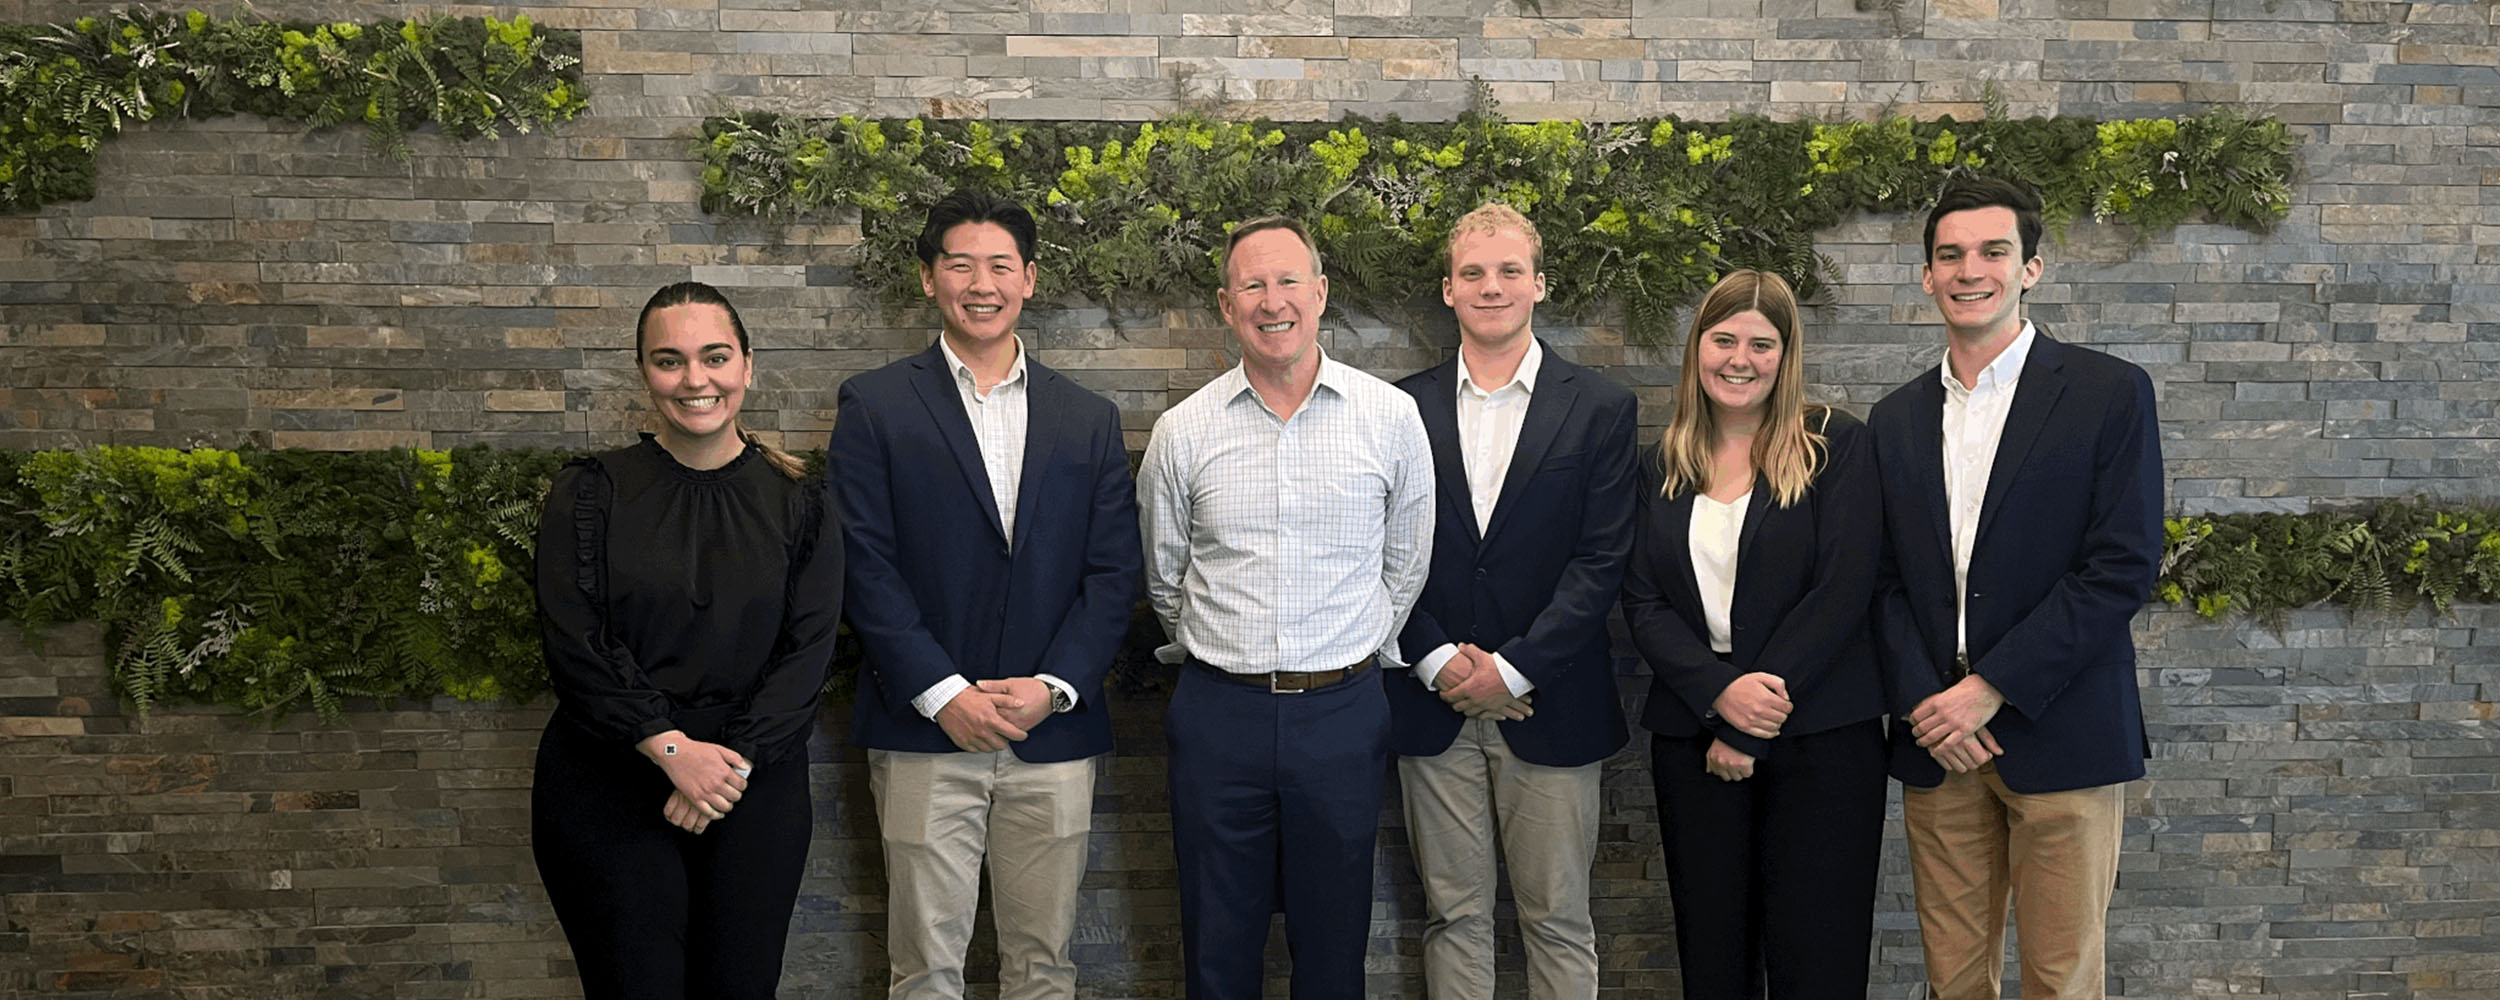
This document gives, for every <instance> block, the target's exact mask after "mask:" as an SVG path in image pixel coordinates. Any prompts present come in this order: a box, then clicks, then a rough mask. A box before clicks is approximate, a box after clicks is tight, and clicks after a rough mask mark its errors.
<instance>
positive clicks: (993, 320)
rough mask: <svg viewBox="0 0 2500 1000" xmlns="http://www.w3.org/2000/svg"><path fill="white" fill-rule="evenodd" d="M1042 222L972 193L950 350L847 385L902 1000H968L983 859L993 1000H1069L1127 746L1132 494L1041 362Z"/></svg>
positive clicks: (865, 633) (945, 259) (942, 229)
mask: <svg viewBox="0 0 2500 1000" xmlns="http://www.w3.org/2000/svg"><path fill="white" fill-rule="evenodd" d="M1033 245H1034V224H1033V216H1032V215H1031V214H1030V213H1029V212H1027V211H1026V210H1025V209H1024V208H1023V207H1022V206H1019V205H1017V204H1015V203H1013V202H1010V201H1006V200H1004V199H1001V198H998V197H996V196H993V195H987V194H979V193H972V192H963V191H958V192H956V193H955V194H952V195H949V196H948V197H947V198H946V199H945V200H943V201H940V202H939V203H938V204H937V205H936V206H935V207H933V208H932V209H930V211H929V219H928V223H927V225H926V226H925V227H924V228H922V230H921V233H920V242H919V247H918V251H919V256H920V281H921V288H922V289H923V291H925V292H926V293H927V294H928V295H929V297H930V298H931V299H932V300H933V301H934V302H935V304H936V306H937V311H938V315H939V318H940V319H941V320H942V321H943V323H944V332H943V333H941V334H940V336H939V338H938V342H937V343H936V344H934V345H932V346H931V347H930V348H929V349H928V350H926V351H922V352H921V353H919V354H917V355H915V356H913V357H910V358H907V359H904V360H902V361H898V362H896V363H894V364H891V365H887V366H885V367H883V368H880V369H877V370H876V371H872V372H867V373H863V374H861V375H857V376H854V377H853V378H851V379H850V380H849V381H846V382H844V383H843V384H842V391H841V395H840V409H839V411H838V412H837V414H836V416H835V418H834V429H833V439H832V442H831V443H830V444H829V445H828V446H827V447H826V449H825V475H826V477H827V478H828V479H829V480H830V481H831V483H832V487H833V495H834V496H835V498H836V500H837V502H838V503H839V505H840V507H841V511H842V527H843V540H844V543H845V545H846V546H848V549H847V552H848V554H849V556H850V557H851V558H850V562H849V564H848V572H847V588H846V592H845V595H844V610H845V612H846V613H847V615H848V616H849V619H850V623H851V630H852V631H853V632H854V633H856V634H857V635H858V636H859V639H860V644H861V646H862V647H863V648H864V649H865V651H866V654H867V666H866V669H864V670H862V671H860V675H859V694H858V709H857V711H856V713H855V715H854V717H853V726H854V727H855V728H854V730H853V737H854V738H855V739H857V740H858V741H859V743H860V745H862V746H865V747H867V748H868V766H869V781H870V786H871V788H872V789H873V791H874V793H875V796H876V801H877V825H878V827H879V830H880V831H881V832H882V834H883V836H884V841H885V858H886V879H887V882H888V885H889V893H888V896H887V902H886V909H887V939H886V950H887V952H888V953H889V955H890V956H891V959H892V980H891V988H890V993H889V995H890V996H892V997H894V998H897V1000H900V998H914V1000H919V998H933V1000H934V998H956V997H961V996H962V995H963V992H964V974H963V963H964V947H965V945H966V944H967V943H968V942H969V941H970V940H971V938H972V917H973V904H974V901H975V900H976V899H978V898H979V896H980V874H981V865H982V860H983V858H984V856H985V855H986V857H987V858H988V861H989V866H990V887H991V902H992V909H993V911H994V912H995V914H996V918H997V923H998V951H999V963H1000V970H999V996H1000V997H1001V998H1002V1000H1038V998H1045V997H1056V998H1067V997H1073V996H1075V995H1076V965H1075V962H1074V961H1073V959H1072V958H1071V957H1070V953H1069V948H1068V938H1069V934H1070V932H1071V931H1072V930H1073V929H1074V926H1075V922H1076V894H1077V886H1078V883H1079V882H1080V881H1081V880H1082V879H1083V878H1084V875H1085V857H1086V849H1085V848H1086V844H1085V841H1086V836H1087V834H1088V833H1089V832H1090V831H1091V830H1092V816H1093V790H1094V765H1095V761H1094V758H1095V757H1096V756H1098V755H1100V754H1102V753H1105V752H1107V751H1109V750H1110V749H1111V723H1110V717H1109V713H1108V711H1107V708H1108V706H1106V705H1105V704H1104V701H1103V690H1102V680H1103V674H1104V671H1105V670H1106V669H1107V668H1108V667H1109V666H1110V663H1111V658H1112V655H1113V653H1114V652H1115V651H1116V650H1117V649H1118V648H1119V646H1120V643H1121V642H1122V640H1123V638H1124V637H1125V635H1126V634H1127V631H1128V620H1129V606H1130V603H1131V602H1132V601H1133V600H1134V599H1135V597H1136V593H1137V578H1138V569H1139V565H1140V561H1141V554H1140V550H1139V548H1138V531H1137V503H1136V492H1135V486H1134V484H1133V482H1132V480H1131V478H1130V475H1129V467H1128V455H1127V450H1126V449H1125V448H1124V447H1123V446H1122V443H1121V437H1120V415H1119V411H1118V409H1117V408H1116V407H1114V406H1113V405H1112V403H1111V402H1110V401H1109V400H1106V399H1104V398H1102V397H1101V396H1098V395H1095V394H1094V393H1091V392H1088V391H1086V390H1085V389H1084V388H1082V387H1080V386H1078V385H1076V384H1075V383H1073V382H1070V381H1068V380H1067V379H1066V378H1063V377H1061V376H1060V375H1059V373H1057V372H1054V371H1052V370H1050V369H1049V368H1046V367H1044V366H1043V365H1042V364H1041V363H1040V362H1038V361H1034V360H1032V359H1031V358H1030V357H1028V356H1027V355H1026V353H1025V350H1024V345H1023V343H1022V341H1021V340H1020V339H1019V338H1017V337H1016V335H1015V329H1016V319H1017V317H1018V316H1019V315H1020V314H1021V311H1022V307H1023V305H1024V301H1025V299H1026V297H1027V296H1029V295H1031V294H1032V292H1033V284H1034V277H1035V269H1034V264H1033Z"/></svg>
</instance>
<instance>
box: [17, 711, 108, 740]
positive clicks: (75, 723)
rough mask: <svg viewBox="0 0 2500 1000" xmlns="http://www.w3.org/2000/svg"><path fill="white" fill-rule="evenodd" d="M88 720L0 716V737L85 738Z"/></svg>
mask: <svg viewBox="0 0 2500 1000" xmlns="http://www.w3.org/2000/svg"><path fill="white" fill-rule="evenodd" d="M85 735H87V720H85V719H76V718H66V719H65V718H59V717H54V716H42V715H8V716H0V736H13V737H14V736H85Z"/></svg>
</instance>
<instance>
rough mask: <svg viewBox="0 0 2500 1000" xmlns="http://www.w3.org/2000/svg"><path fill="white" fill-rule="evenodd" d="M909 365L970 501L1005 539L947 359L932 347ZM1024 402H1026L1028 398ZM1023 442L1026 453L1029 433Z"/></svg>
mask: <svg viewBox="0 0 2500 1000" xmlns="http://www.w3.org/2000/svg"><path fill="white" fill-rule="evenodd" d="M912 362H913V364H914V365H916V366H917V367H918V368H919V369H920V370H919V371H918V372H916V373H915V374H914V377H913V378H912V380H911V384H912V389H913V390H914V391H916V392H918V393H919V394H920V404H921V405H922V406H925V407H927V408H928V410H929V419H931V420H933V421H935V422H936V423H937V429H938V436H939V437H942V438H945V439H946V450H947V451H949V452H952V453H953V454H954V458H955V468H956V469H957V470H958V471H960V472H962V473H963V477H964V485H965V486H967V487H970V488H971V490H972V498H973V501H974V502H975V503H978V504H980V505H981V511H982V513H985V514H988V515H989V516H990V530H991V531H993V532H996V533H997V534H998V537H1000V538H1002V539H1003V538H1006V537H1007V532H1006V531H1005V530H1004V529H1003V528H1001V527H1000V526H999V520H998V501H997V499H996V498H993V497H991V496H990V477H989V473H988V472H987V471H985V470H984V469H983V468H982V466H981V442H980V439H978V438H975V437H973V436H972V418H971V417H969V416H966V415H965V414H964V400H963V396H962V394H961V393H960V392H959V391H957V389H956V388H955V375H954V373H953V372H951V371H948V370H947V366H946V355H944V354H941V353H939V352H938V349H937V345H935V344H932V345H930V346H929V349H928V350H926V351H923V352H921V354H920V356H919V357H916V358H913V359H912ZM1026 398H1027V401H1028V402H1029V401H1030V399H1031V396H1030V394H1028V395H1027V397H1026ZM1025 441H1026V447H1027V448H1028V449H1029V448H1030V447H1031V443H1032V435H1031V434H1030V433H1029V432H1028V433H1027V434H1026V436H1025Z"/></svg>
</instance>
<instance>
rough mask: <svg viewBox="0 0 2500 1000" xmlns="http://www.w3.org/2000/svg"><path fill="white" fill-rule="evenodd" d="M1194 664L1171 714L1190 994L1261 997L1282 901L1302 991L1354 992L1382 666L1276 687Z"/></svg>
mask: <svg viewBox="0 0 2500 1000" xmlns="http://www.w3.org/2000/svg"><path fill="white" fill-rule="evenodd" d="M1213 669H1214V668H1211V667H1206V666H1203V665H1197V664H1191V665H1185V666H1183V667H1182V668H1181V670H1180V678H1179V681H1178V684H1177V686H1176V687H1175V688H1174V690H1173V692H1172V702H1171V706H1170V708H1169V709H1168V710H1167V712H1166V714H1165V716H1164V730H1165V735H1166V737H1167V738H1168V739H1169V741H1170V743H1171V767H1170V773H1171V781H1172V836H1173V845H1172V846H1173V853H1174V855H1175V856H1176V858H1177V860H1178V861H1179V868H1180V889H1181V955H1182V961H1183V963H1184V964H1185V965H1186V966H1187V969H1188V972H1187V982H1188V990H1189V997H1190V998H1191V1000H1258V998H1259V996H1260V990H1261V985H1262V980H1263V978H1264V974H1263V970H1262V968H1261V958H1262V955H1263V954H1264V952H1265V951H1266V946H1267V931H1268V919H1269V916H1270V915H1271V914H1273V913H1275V912H1277V911H1278V910H1280V909H1281V910H1282V911H1283V912H1284V914H1285V943H1286V948H1287V950H1288V951H1289V952H1290V953H1291V955H1292V957H1293V978H1292V981H1293V997H1294V1000H1358V998H1360V997H1362V996H1363V985H1364V984H1363V954H1364V952H1365V950H1366V949H1367V948H1368V946H1369V944H1370V941H1371V914H1372V854H1373V849H1374V847H1375V845H1376V844H1377V842H1378V839H1379V833H1380V796H1381V790H1382V787H1383V785H1385V784H1386V781H1387V778H1386V776H1387V774H1388V767H1389V702H1388V697H1387V695H1386V694H1385V693H1383V692H1382V690H1381V687H1380V683H1381V681H1380V674H1381V672H1380V671H1379V670H1376V669H1374V670H1365V671H1364V672H1362V673H1361V674H1358V675H1356V676H1355V677H1353V678H1352V679H1350V680H1347V681H1346V682H1344V683H1341V684H1337V685H1335V686H1332V687H1327V688H1321V689H1319V690H1315V691H1306V692H1299V693H1293V694H1274V693H1270V692H1268V691H1267V690H1265V689H1263V688H1258V687H1251V686H1248V685H1244V684H1241V683H1239V682H1236V681H1230V680H1226V679H1223V678H1222V677H1219V676H1216V675H1214V674H1213V673H1212V672H1211V671H1212V670H1213Z"/></svg>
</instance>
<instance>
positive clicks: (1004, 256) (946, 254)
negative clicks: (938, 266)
mask: <svg viewBox="0 0 2500 1000" xmlns="http://www.w3.org/2000/svg"><path fill="white" fill-rule="evenodd" d="M938 259H939V260H983V259H988V260H1003V261H1007V262H1009V263H1013V262H1014V261H1015V259H1016V255H1015V254H1011V253H994V254H991V255H989V257H987V258H983V257H982V256H981V255H979V254H971V253H958V252H956V251H953V250H940V251H938Z"/></svg>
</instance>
